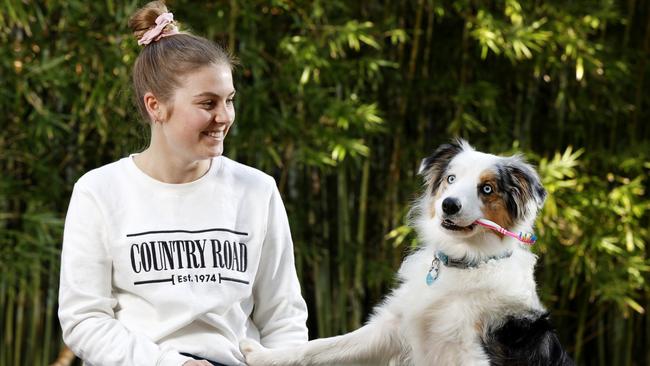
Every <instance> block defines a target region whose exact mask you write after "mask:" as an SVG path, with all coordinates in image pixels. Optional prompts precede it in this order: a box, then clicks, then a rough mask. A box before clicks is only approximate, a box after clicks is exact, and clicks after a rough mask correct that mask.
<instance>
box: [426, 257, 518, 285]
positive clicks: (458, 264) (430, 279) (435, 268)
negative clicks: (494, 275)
mask: <svg viewBox="0 0 650 366" xmlns="http://www.w3.org/2000/svg"><path fill="white" fill-rule="evenodd" d="M511 255H512V251H509V252H505V253H503V254H501V255H493V256H490V257H487V258H485V259H483V260H480V261H468V260H465V259H464V258H463V259H453V258H449V256H448V255H447V254H445V253H443V252H441V251H436V254H435V256H434V257H433V260H432V261H431V268H429V272H428V273H427V277H426V281H427V285H428V286H431V285H433V283H434V282H436V280H437V279H438V276H439V274H440V264H443V265H444V266H445V267H452V268H459V269H467V268H477V267H479V266H480V265H481V264H484V263H487V262H489V261H491V260H499V259H505V258H508V257H510V256H511Z"/></svg>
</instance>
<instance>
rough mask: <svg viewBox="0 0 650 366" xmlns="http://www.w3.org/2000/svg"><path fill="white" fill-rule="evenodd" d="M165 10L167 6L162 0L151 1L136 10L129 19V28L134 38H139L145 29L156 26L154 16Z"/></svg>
mask: <svg viewBox="0 0 650 366" xmlns="http://www.w3.org/2000/svg"><path fill="white" fill-rule="evenodd" d="M167 12H168V10H167V6H166V5H165V3H164V2H163V1H151V2H149V3H147V4H146V5H145V6H143V7H141V8H140V9H138V10H136V11H135V13H133V15H132V16H131V19H129V28H131V31H132V32H133V35H134V36H135V38H136V40H140V38H142V36H143V35H144V33H145V32H146V31H148V30H149V29H151V28H153V27H155V26H156V18H158V16H159V15H161V14H163V13H167Z"/></svg>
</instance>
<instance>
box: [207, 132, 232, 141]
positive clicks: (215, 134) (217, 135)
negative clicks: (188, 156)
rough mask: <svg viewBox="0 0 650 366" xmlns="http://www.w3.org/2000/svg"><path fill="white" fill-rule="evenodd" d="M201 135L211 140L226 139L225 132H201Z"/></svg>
mask: <svg viewBox="0 0 650 366" xmlns="http://www.w3.org/2000/svg"><path fill="white" fill-rule="evenodd" d="M201 134H203V135H205V136H208V137H210V138H213V139H215V140H223V139H224V137H226V133H225V131H203V132H201Z"/></svg>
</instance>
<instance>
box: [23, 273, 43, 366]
mask: <svg viewBox="0 0 650 366" xmlns="http://www.w3.org/2000/svg"><path fill="white" fill-rule="evenodd" d="M42 264H44V263H43V262H40V263H38V262H36V263H34V265H32V271H31V276H30V278H31V290H30V291H29V292H30V296H31V298H32V303H31V308H32V309H31V310H32V312H31V315H30V318H31V319H30V327H29V336H28V338H27V339H28V341H27V349H29V350H33V351H32V352H26V353H25V355H26V359H25V361H24V363H25V364H29V365H32V364H35V363H36V360H38V359H39V358H41V357H40V355H41V353H42V352H43V349H42V347H40V345H39V344H36V339H37V336H38V334H39V333H41V332H42V327H41V325H42V323H41V314H42V308H41V306H42V303H43V301H42V291H41V273H40V269H39V267H40V265H42Z"/></svg>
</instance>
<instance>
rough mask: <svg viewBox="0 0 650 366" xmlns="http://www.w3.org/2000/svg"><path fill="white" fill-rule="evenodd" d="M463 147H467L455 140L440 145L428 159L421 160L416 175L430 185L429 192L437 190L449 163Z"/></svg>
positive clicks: (464, 143)
mask: <svg viewBox="0 0 650 366" xmlns="http://www.w3.org/2000/svg"><path fill="white" fill-rule="evenodd" d="M465 145H467V143H466V142H465V141H462V140H456V141H454V142H452V143H450V144H444V145H441V146H440V147H438V148H437V149H436V151H434V152H433V154H431V155H430V156H429V157H426V158H424V159H422V162H421V163H420V170H419V171H418V174H420V175H421V176H422V177H424V181H425V183H427V184H430V185H431V192H435V191H436V190H438V187H439V186H440V183H441V182H442V178H443V177H442V175H443V173H444V172H445V170H446V169H447V166H448V165H449V162H450V161H451V159H453V158H454V157H455V156H456V155H458V154H459V153H460V152H461V151H463V148H464V147H465ZM467 146H469V145H467Z"/></svg>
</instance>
